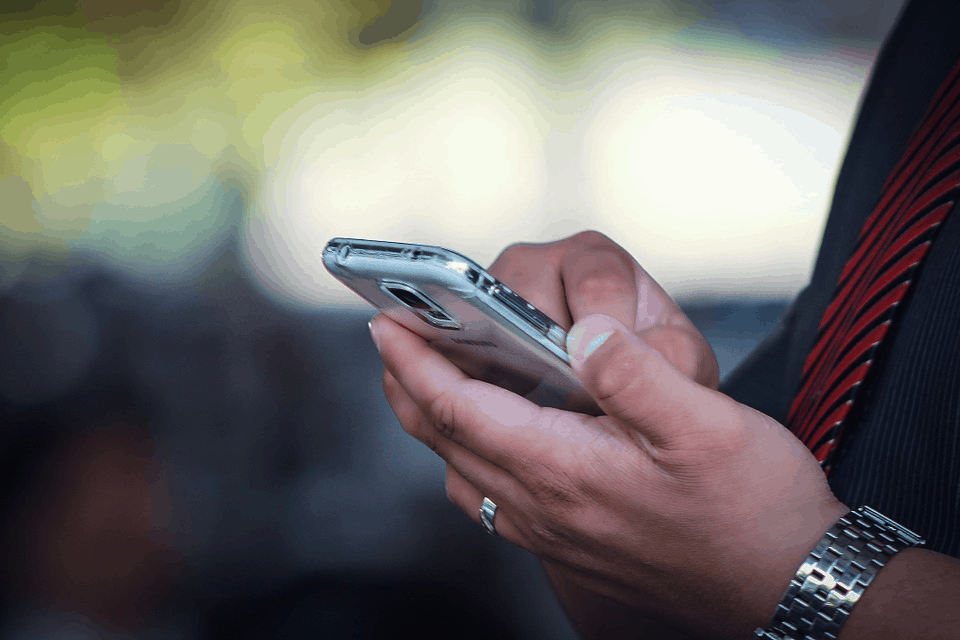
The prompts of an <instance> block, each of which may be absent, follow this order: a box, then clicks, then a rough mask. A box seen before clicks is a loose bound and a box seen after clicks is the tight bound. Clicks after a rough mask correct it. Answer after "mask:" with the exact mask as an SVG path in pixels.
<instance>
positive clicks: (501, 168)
mask: <svg viewBox="0 0 960 640" xmlns="http://www.w3.org/2000/svg"><path fill="white" fill-rule="evenodd" d="M901 5H902V0H883V1H881V0H832V1H829V2H828V1H827V0H687V1H681V0H674V1H671V0H643V1H639V2H620V1H618V0H526V1H521V2H498V1H494V0H485V1H483V2H479V1H477V2H469V1H465V0H424V1H412V0H314V1H307V0H278V1H274V2H269V3H265V2H258V1H256V0H213V1H210V2H199V3H188V2H181V1H179V0H146V1H145V2H140V3H124V2H119V1H117V0H80V2H76V1H75V0H48V1H43V2H19V1H16V0H8V2H6V3H4V5H3V7H2V8H0V138H2V143H0V162H2V164H0V424H2V432H0V457H2V459H3V463H4V464H3V465H2V466H0V469H3V471H2V473H4V474H6V477H5V478H4V482H2V483H0V487H2V488H0V496H2V498H0V499H2V501H3V502H2V509H3V510H4V512H3V519H2V522H3V525H2V526H3V535H4V536H5V537H6V540H5V541H6V544H5V545H4V549H5V551H4V553H5V555H4V556H3V563H4V567H3V568H4V569H5V571H3V572H2V573H0V575H2V576H4V577H3V578H0V582H2V584H0V590H2V591H0V592H2V617H0V634H2V637H11V638H60V637H62V638H86V637H90V638H99V637H107V638H110V637H118V638H119V637H131V636H133V637H144V638H158V639H159V638H228V637H229V638H260V637H297V638H300V637H322V638H381V637H384V638H385V637H395V636H397V635H405V634H407V633H410V634H416V635H417V636H418V637H420V638H473V637H477V638H479V637H485V638H489V637H497V638H501V637H502V638H551V639H563V638H573V637H574V635H573V631H572V630H571V628H570V627H569V625H568V623H567V622H566V619H565V618H564V616H563V614H562V612H561V611H560V609H559V607H558V606H557V604H556V603H555V602H554V600H553V597H552V595H551V594H550V592H549V587H548V586H547V585H546V583H545V581H544V579H543V577H542V575H541V574H540V572H539V568H538V564H537V562H536V560H535V559H533V558H531V557H530V556H528V555H526V554H524V553H522V552H519V551H517V550H515V549H513V548H511V547H510V546H509V545H507V544H505V543H503V542H502V541H499V540H497V539H496V538H491V537H488V536H486V535H485V534H483V532H482V531H480V530H479V527H477V526H476V525H474V524H473V523H472V522H471V521H470V520H468V519H467V518H466V517H465V516H463V515H462V514H460V513H459V512H457V511H456V510H455V509H454V508H453V507H452V506H450V505H449V504H448V503H447V502H446V500H445V498H444V489H443V467H442V464H441V463H440V462H439V460H437V459H435V458H434V456H433V454H432V453H430V452H429V451H427V450H425V449H424V448H422V447H421V446H419V445H418V444H417V443H415V442H413V441H412V440H410V439H409V438H408V437H407V436H405V434H403V432H402V431H401V429H400V428H399V426H398V425H397V423H396V421H395V419H394V418H393V416H392V414H391V413H390V411H389V408H388V407H387V405H386V403H385V401H384V400H383V398H382V393H381V391H380V382H379V378H380V366H379V363H378V359H377V358H376V354H375V352H374V350H373V348H372V345H371V344H370V341H369V337H368V334H367V332H366V320H367V319H368V318H369V317H370V315H371V311H370V310H368V309H364V308H363V306H362V304H361V303H360V302H359V301H358V300H357V299H356V298H355V297H354V296H352V294H350V293H349V292H348V291H347V290H346V289H345V288H343V287H341V286H339V285H338V284H337V283H336V282H335V281H333V280H332V279H331V278H330V277H329V276H328V275H327V274H326V272H325V271H324V269H323V268H322V265H321V263H320V260H319V252H320V250H321V248H322V247H323V245H324V243H325V242H326V241H327V239H329V238H330V237H333V236H337V235H340V236H356V237H370V238H381V239H389V240H397V241H408V242H421V243H430V244H439V245H442V246H446V247H449V248H452V249H455V250H457V251H460V252H462V253H465V254H467V255H469V256H471V257H473V258H474V259H476V260H477V261H478V262H481V263H485V264H488V263H490V262H492V260H493V259H494V258H495V257H496V255H497V254H498V253H499V251H500V250H502V249H503V248H504V247H505V246H506V245H508V244H511V243H513V242H517V241H529V242H547V241H551V240H555V239H559V238H562V237H564V236H567V235H569V234H571V233H575V232H577V231H580V230H583V229H589V228H592V229H598V230H600V231H602V232H604V233H606V234H607V235H609V236H611V237H612V238H614V239H615V240H617V241H618V242H619V243H620V244H622V245H623V246H624V247H625V248H627V249H628V250H629V251H631V252H632V253H633V254H634V255H635V256H636V257H637V258H638V259H639V260H640V262H641V264H643V265H644V266H645V267H646V268H647V270H648V271H650V273H651V274H652V275H653V276H654V277H655V278H656V279H657V280H658V281H660V282H661V284H663V286H664V287H665V288H666V289H667V290H668V291H669V292H670V293H671V294H673V295H674V296H676V297H678V298H679V299H680V300H681V302H682V304H683V306H684V308H685V309H686V310H687V312H688V314H689V315H690V316H691V318H692V319H693V320H694V322H695V323H697V325H698V326H699V327H700V328H701V330H703V331H704V332H705V334H706V335H707V337H708V339H710V341H711V343H712V344H713V346H714V348H715V350H716V351H717V354H718V359H719V361H720V364H721V369H722V372H723V373H724V374H725V373H727V372H729V371H730V369H731V368H732V367H733V366H735V365H736V363H737V362H738V361H739V360H740V359H742V358H743V357H744V355H745V354H746V353H747V352H749V350H750V349H751V348H752V347H753V346H754V345H755V344H756V343H757V342H758V341H759V340H760V339H762V337H763V336H764V335H765V334H766V333H767V332H768V331H769V330H770V329H771V328H772V327H773V326H774V324H775V322H776V320H777V318H778V317H779V316H780V314H781V313H782V312H783V309H784V308H785V305H786V304H787V302H788V301H789V299H790V298H791V297H792V295H793V294H795V293H796V292H797V291H798V290H799V289H800V288H801V287H802V286H803V284H804V282H805V281H806V279H807V278H808V276H809V273H810V271H811V268H812V261H813V257H814V254H815V251H816V247H817V244H818V241H819V236H820V232H821V227H822V224H823V221H824V216H825V211H826V208H827V206H828V203H829V198H830V195H831V190H832V186H833V179H834V176H835V174H836V171H837V169H838V164H839V161H840V159H841V157H842V153H843V150H844V147H845V144H846V141H847V137H848V134H849V131H850V127H851V124H852V121H853V118H854V116H855V113H856V110H857V105H858V99H859V96H860V94H861V91H862V89H863V87H864V84H865V82H866V79H867V77H868V74H869V70H870V67H871V65H872V63H873V60H874V58H875V56H876V53H877V49H878V47H879V45H880V43H881V41H882V39H883V37H884V36H885V34H886V33H887V32H888V31H889V29H890V28H891V27H892V25H893V24H894V23H895V20H896V17H897V15H898V13H899V11H900V8H901Z"/></svg>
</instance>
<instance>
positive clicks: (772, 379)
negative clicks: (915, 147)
mask: <svg viewBox="0 0 960 640" xmlns="http://www.w3.org/2000/svg"><path fill="white" fill-rule="evenodd" d="M958 27H960V3H958V2H956V0H919V1H918V0H914V1H913V2H911V3H910V4H909V6H907V8H906V9H905V10H904V12H903V14H902V15H901V18H900V20H899V22H898V25H897V27H896V28H895V29H894V31H893V33H892V34H891V35H890V36H889V37H888V39H887V41H886V42H885V44H884V46H883V49H882V52H881V54H880V57H879V59H878V61H877V64H876V65H875V67H874V70H873V72H872V76H871V79H870V82H869V89H868V90H867V92H866V95H865V98H864V100H863V103H862V107H861V112H860V115H859V116H858V119H857V124H856V128H855V129H854V134H853V137H852V138H851V142H850V146H849V148H848V150H847V155H846V158H845V159H844V163H843V167H842V169H841V171H840V175H839V178H838V181H837V186H836V190H835V192H834V198H833V204H832V207H831V210H830V215H829V218H828V220H827V225H826V228H825V230H824V235H823V241H822V244H821V247H820V253H819V255H818V257H817V261H816V265H815V268H814V273H813V276H812V278H811V280H810V283H809V285H808V286H807V287H806V288H805V289H804V290H803V291H802V292H801V293H800V294H799V296H798V297H797V298H796V300H794V302H793V304H792V305H791V307H790V310H789V311H788V313H787V314H786V316H785V317H784V319H783V320H782V321H781V323H780V324H779V325H778V327H777V328H775V329H774V331H773V333H772V334H771V335H770V336H769V337H768V338H767V339H766V340H765V341H764V342H763V343H762V344H761V345H760V346H759V347H758V348H757V350H756V351H755V352H754V353H753V354H751V356H750V357H748V358H747V360H746V361H745V362H744V363H743V364H742V365H741V366H740V367H739V368H738V369H737V370H736V371H734V372H733V373H732V374H731V375H730V377H729V378H728V380H726V381H725V383H724V385H723V391H724V392H726V393H728V394H730V395H731V396H733V397H734V398H736V399H737V400H739V401H741V402H743V403H745V404H748V405H750V406H752V407H754V408H756V409H758V410H760V411H763V412H764V413H766V414H768V415H770V416H773V417H774V418H776V419H777V420H779V421H780V422H781V423H783V422H785V421H786V416H787V411H788V409H789V407H790V403H791V401H792V400H793V397H794V395H795V394H796V392H797V390H798V388H799V382H800V371H801V367H802V366H803V363H804V361H805V359H806V357H807V354H808V352H809V351H810V348H811V346H812V344H813V341H814V338H815V335H816V331H817V327H818V325H819V323H820V318H821V316H822V315H823V312H824V309H825V308H826V306H827V304H828V303H829V301H830V298H831V295H832V294H833V290H834V287H835V285H836V283H837V280H838V278H839V274H840V271H841V269H842V268H843V266H844V264H845V262H846V260H847V259H848V258H849V256H850V253H851V250H852V247H853V245H854V243H855V242H856V239H857V236H858V234H859V233H860V228H861V226H862V224H863V222H864V220H865V219H866V217H867V216H868V215H869V214H870V212H871V211H872V210H873V208H874V206H875V205H876V203H877V200H878V198H879V194H880V190H881V187H882V185H883V183H884V181H885V180H886V178H887V176H888V175H889V174H890V172H891V171H892V169H893V167H894V165H895V164H896V163H897V161H898V160H899V158H900V156H901V154H902V152H903V150H904V148H905V146H906V143H907V140H908V138H909V137H910V134H911V133H912V132H913V130H914V129H915V128H916V126H917V124H918V123H919V121H920V119H921V118H922V117H923V115H924V113H925V112H926V110H927V107H928V105H929V103H930V101H931V100H932V98H933V96H934V93H935V92H936V91H937V89H938V88H939V86H940V84H941V83H942V82H943V80H944V79H945V78H946V76H947V74H948V72H949V71H950V69H951V68H952V67H953V65H954V64H955V63H956V61H957V58H958V56H960V35H958ZM853 411H854V413H853V414H852V415H851V416H850V419H849V422H848V423H847V427H846V430H845V433H844V436H843V439H842V440H841V442H840V449H839V451H838V456H837V459H836V461H835V464H834V467H833V470H832V473H831V475H830V485H831V487H832V488H833V491H834V493H835V494H836V495H837V497H838V498H839V499H840V500H842V501H843V502H844V503H845V504H847V505H848V506H850V507H857V506H860V505H861V504H869V505H870V506H872V507H874V508H876V509H878V510H879V511H881V512H883V513H885V514H886V515H888V516H890V517H892V518H894V519H896V520H898V521H900V522H902V523H903V524H905V525H906V526H908V527H910V528H912V529H914V530H915V531H917V532H918V533H920V534H921V535H923V536H925V537H926V539H927V546H928V548H931V549H933V550H936V551H939V552H941V553H946V554H949V555H953V556H957V557H960V526H958V525H960V212H952V213H951V215H950V216H949V217H948V219H947V221H946V223H945V225H944V227H943V228H942V230H941V231H940V233H939V235H938V238H937V239H936V241H935V243H934V245H933V247H932V248H931V250H930V253H929V254H928V257H927V261H926V263H925V264H924V265H923V267H922V270H921V272H920V274H919V277H918V278H917V279H916V280H915V282H914V285H913V286H912V290H911V292H910V294H909V297H908V299H907V300H906V302H905V305H904V306H903V307H902V308H901V309H900V311H899V317H898V319H897V320H896V322H895V324H894V326H893V328H892V334H891V335H890V336H889V338H888V340H887V341H886V343H885V344H884V346H883V348H882V350H881V352H880V353H879V354H878V357H877V360H876V363H875V366H874V370H873V371H872V372H871V376H870V378H868V380H867V381H866V382H865V388H864V390H863V392H862V393H860V394H859V398H858V400H857V404H856V406H855V407H854V410H853Z"/></svg>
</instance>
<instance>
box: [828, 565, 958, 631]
mask: <svg viewBox="0 0 960 640" xmlns="http://www.w3.org/2000/svg"><path fill="white" fill-rule="evenodd" d="M958 605H960V560H957V559H956V558H951V557H949V556H945V555H942V554H939V553H935V552H933V551H927V550H924V549H907V550H905V551H902V552H900V553H898V554H897V555H895V556H894V557H893V558H892V559H891V560H890V562H889V563H888V564H887V565H886V566H885V567H884V568H883V569H882V570H881V571H880V573H878V574H877V577H876V578H875V579H874V580H873V583H872V584H871V585H870V586H869V587H868V588H867V590H866V591H865V592H864V594H863V597H862V598H861V600H860V602H859V603H858V604H857V606H856V607H855V608H854V610H853V612H852V613H851V614H850V618H849V619H848V620H847V623H846V624H845V625H844V628H843V630H842V631H841V633H840V639H841V640H865V639H869V640H887V639H891V640H894V639H895V640H911V639H913V638H917V639H920V638H922V639H923V640H939V639H940V638H944V639H947V638H952V639H955V638H957V637H958V636H960V606H958Z"/></svg>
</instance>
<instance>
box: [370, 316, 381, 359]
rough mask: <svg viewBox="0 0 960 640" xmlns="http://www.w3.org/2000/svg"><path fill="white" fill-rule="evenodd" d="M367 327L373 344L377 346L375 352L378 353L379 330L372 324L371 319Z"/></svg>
mask: <svg viewBox="0 0 960 640" xmlns="http://www.w3.org/2000/svg"><path fill="white" fill-rule="evenodd" d="M367 328H368V329H370V339H371V340H373V346H375V347H376V348H377V353H380V330H379V329H378V328H377V326H376V325H374V324H373V320H370V321H369V322H368V323H367Z"/></svg>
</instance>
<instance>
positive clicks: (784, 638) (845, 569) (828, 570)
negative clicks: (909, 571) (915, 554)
mask: <svg viewBox="0 0 960 640" xmlns="http://www.w3.org/2000/svg"><path fill="white" fill-rule="evenodd" d="M923 543H924V541H923V540H922V539H921V538H920V536H918V535H917V534H916V533H914V532H913V531H910V530H909V529H907V528H906V527H904V526H902V525H900V524H897V523H896V522H894V521H893V520H891V519H890V518H887V517H886V516H884V515H882V514H881V513H879V512H877V511H874V510H873V509H871V508H870V507H868V506H862V507H860V508H859V509H854V510H853V511H851V512H850V513H848V514H847V515H845V516H843V517H842V518H840V519H839V520H838V521H837V522H836V524H834V525H833V526H832V527H831V528H830V530H829V531H827V532H826V534H824V536H823V538H821V540H820V542H818V543H817V546H816V547H815V548H814V549H813V551H812V552H810V555H809V556H807V559H806V560H804V561H803V563H801V565H800V568H799V569H797V573H796V575H794V577H793V579H792V580H790V586H789V587H787V592H786V593H785V594H784V595H783V598H782V599H781V600H780V604H778V605H777V611H776V613H775V614H774V616H773V620H772V622H771V623H770V628H769V629H757V630H756V631H755V632H754V634H753V637H754V639H758V638H759V639H763V640H835V639H836V638H837V635H838V634H839V633H840V628H841V627H842V626H843V623H844V622H846V620H847V616H849V615H850V612H851V611H852V610H853V607H854V605H856V604H857V601H858V600H859V599H860V596H861V595H863V592H864V590H865V589H866V588H867V587H868V586H869V585H870V583H871V582H872V581H873V578H874V577H875V576H876V575H877V573H878V572H879V571H880V569H881V568H883V566H884V565H885V564H887V562H889V561H890V558H891V557H893V556H894V555H895V554H896V553H898V552H900V551H902V550H903V549H906V548H907V547H913V546H917V545H922V544H923Z"/></svg>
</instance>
